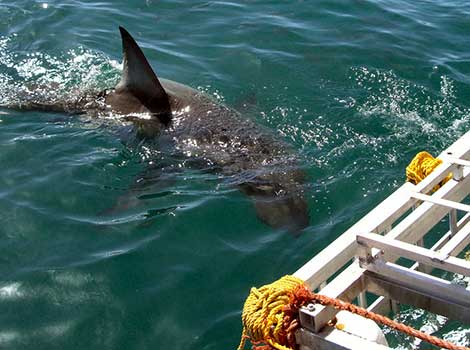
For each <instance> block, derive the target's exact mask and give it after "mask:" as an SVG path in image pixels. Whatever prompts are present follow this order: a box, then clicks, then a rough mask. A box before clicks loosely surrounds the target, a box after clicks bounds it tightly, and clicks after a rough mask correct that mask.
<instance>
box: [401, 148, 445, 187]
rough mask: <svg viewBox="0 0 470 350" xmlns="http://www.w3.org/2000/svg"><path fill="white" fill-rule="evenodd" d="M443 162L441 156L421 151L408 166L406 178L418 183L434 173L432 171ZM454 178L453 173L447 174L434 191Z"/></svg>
mask: <svg viewBox="0 0 470 350" xmlns="http://www.w3.org/2000/svg"><path fill="white" fill-rule="evenodd" d="M441 163H442V160H441V159H439V158H434V157H433V156H432V155H430V154H429V153H428V152H425V151H423V152H419V153H418V154H417V155H416V156H415V157H414V158H413V160H412V161H411V162H410V164H409V165H408V166H407V167H406V180H407V181H409V182H411V183H413V184H415V185H416V184H418V183H419V182H421V181H422V180H423V179H424V178H425V177H426V176H428V175H429V174H431V173H432V171H433V170H434V169H435V168H437V166H438V165H440V164H441ZM451 178H452V173H450V174H449V175H447V177H446V178H445V179H444V180H442V181H441V182H440V183H439V184H438V185H436V186H435V187H434V188H433V191H437V190H438V189H439V188H440V187H441V186H442V185H444V184H445V183H446V182H447V181H449V180H450V179H451Z"/></svg>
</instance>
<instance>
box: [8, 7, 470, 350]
mask: <svg viewBox="0 0 470 350" xmlns="http://www.w3.org/2000/svg"><path fill="white" fill-rule="evenodd" d="M118 25H123V26H124V27H126V28H127V29H128V30H129V31H130V32H131V33H133V34H134V36H135V38H136V39H137V41H138V42H139V43H140V44H141V45H142V47H143V48H144V51H145V53H146V55H147V57H148V58H149V60H150V62H151V64H152V65H153V67H154V68H155V69H156V71H157V73H158V74H159V75H160V76H162V77H166V78H169V79H172V80H176V81H179V82H182V83H184V84H187V85H190V86H192V87H195V88H198V89H200V90H203V91H205V92H207V93H208V94H211V95H213V96H214V97H215V98H217V99H220V100H221V102H224V103H226V104H228V105H230V106H233V107H235V108H238V109H239V110H241V111H242V112H244V113H245V114H246V115H247V117H248V118H252V119H253V120H256V121H257V122H258V123H259V124H261V125H264V126H266V127H267V128H269V129H271V130H272V131H273V132H274V133H277V134H279V137H280V138H283V139H285V140H286V141H288V142H289V143H291V144H292V145H293V146H294V147H295V149H296V152H297V153H298V154H299V158H300V160H301V161H300V167H301V168H302V169H304V170H305V171H306V173H307V174H308V183H307V184H306V186H305V191H306V198H307V201H308V204H309V208H310V216H311V222H310V225H309V227H308V228H306V229H305V230H304V232H303V233H302V234H301V235H299V236H298V237H294V236H292V235H291V234H289V233H287V232H285V231H283V230H274V229H272V228H270V227H268V226H266V225H264V224H263V223H261V222H260V221H259V220H258V219H257V218H256V215H255V213H254V210H253V207H252V204H251V202H250V201H249V199H248V198H247V197H245V196H243V195H242V194H241V193H240V192H239V191H237V190H236V189H234V188H232V187H231V186H230V179H226V178H224V177H222V176H218V175H217V174H213V173H207V172H206V171H202V170H197V169H194V168H186V167H185V166H184V164H183V165H182V171H181V172H179V173H177V174H174V176H173V177H172V178H170V179H167V180H168V181H166V183H164V186H161V185H162V184H160V185H159V186H154V187H152V188H151V191H150V193H146V195H145V196H140V197H138V198H137V197H136V195H135V193H134V194H133V198H130V199H129V196H130V197H132V192H129V190H128V189H129V188H130V187H131V186H132V184H133V182H134V180H135V178H136V177H137V176H138V175H139V174H141V173H142V171H143V170H144V169H145V168H146V165H148V163H149V159H152V155H154V154H157V153H158V149H155V148H151V147H150V148H149V147H147V146H145V145H139V144H138V142H135V141H136V140H130V141H129V140H123V138H122V137H121V135H119V134H118V130H117V129H116V128H115V127H114V126H113V125H109V124H110V123H108V122H107V121H105V120H101V121H97V120H91V119H89V118H84V117H76V116H75V117H74V116H68V115H65V114H60V113H59V114H57V113H45V112H18V111H12V110H7V109H0V130H1V132H0V149H1V151H0V165H1V166H0V223H1V225H0V237H1V239H0V252H1V254H0V348H1V349H90V350H91V349H233V348H235V347H236V346H237V345H238V341H239V335H240V331H241V325H240V310H241V308H242V305H243V302H244V299H245V297H246V295H247V293H248V291H249V288H250V287H251V286H252V285H261V284H264V283H268V282H271V281H273V280H275V279H277V278H279V277H280V276H282V275H284V274H288V273H293V272H294V271H295V270H296V269H298V268H299V267H300V266H302V265H303V263H305V262H306V261H307V260H308V259H310V258H311V257H312V256H314V255H315V254H316V253H318V252H319V251H321V250H322V248H324V247H325V246H326V245H328V244H329V243H330V242H331V241H333V240H334V239H335V238H336V237H337V236H338V235H340V234H341V233H342V232H343V231H344V230H345V229H347V228H348V227H349V226H351V225H352V224H353V223H354V222H356V221H357V220H358V219H359V218H360V217H361V216H363V215H364V214H366V213H367V212H368V211H369V210H370V209H371V208H373V207H374V206H375V205H376V204H378V203H379V202H380V201H381V200H383V199H384V198H385V197H386V196H387V195H389V194H390V193H391V192H393V191H394V189H395V188H397V187H398V186H400V184H402V183H403V181H404V168H405V166H406V164H407V163H408V162H409V160H410V159H411V158H412V157H413V156H414V154H415V153H417V152H418V151H420V150H422V149H426V150H428V151H430V152H432V153H434V154H437V153H439V152H440V150H442V149H443V148H445V147H447V146H448V145H449V144H451V143H452V142H453V141H454V140H456V139H457V138H458V137H459V136H460V135H462V134H463V133H464V132H465V131H466V130H468V128H469V125H470V109H469V107H470V102H469V101H470V99H469V97H470V74H469V73H470V51H469V46H470V40H469V38H470V36H469V33H470V4H468V3H467V2H465V1H442V0H428V1H420V2H417V3H410V2H409V1H395V0H394V1H380V0H376V1H315V2H309V1H291V2H279V1H246V2H245V1H239V2H226V1H225V2H223V1H209V2H207V1H164V0H162V1H156V0H154V1H152V0H147V1H144V0H139V1H137V0H133V1H113V2H112V1H100V2H94V1H26V0H12V1H8V2H2V3H0V102H2V103H8V102H11V101H16V100H17V99H21V96H24V95H25V94H27V91H28V89H29V88H31V87H34V86H35V85H38V84H45V85H47V84H49V85H51V86H52V85H54V84H55V86H57V89H58V90H59V91H72V90H74V89H82V90H84V89H88V88H104V87H109V86H113V84H114V83H115V82H116V81H117V80H118V79H119V75H120V71H119V69H120V66H119V62H120V60H121V43H120V37H119V32H118V29H117V27H118ZM122 198H124V199H126V200H130V201H132V203H133V205H132V206H129V208H127V209H126V210H123V211H120V212H117V213H115V215H114V216H112V217H109V216H106V215H102V213H103V212H106V210H107V209H109V208H112V207H113V206H115V205H116V202H118V201H119V200H120V199H122ZM406 317H409V318H412V319H414V320H415V322H416V323H417V324H419V325H429V324H430V325H431V326H435V325H438V324H440V323H442V324H444V323H445V322H444V321H442V320H441V319H432V318H431V317H429V316H423V315H422V314H419V313H416V312H414V311H413V312H411V313H410V314H409V315H408V316H406ZM428 321H429V322H428ZM451 326H452V325H451ZM466 333H468V330H466V329H465V328H461V326H459V325H453V327H450V326H449V325H448V324H446V326H445V327H444V329H443V330H442V331H441V332H440V335H441V336H445V337H448V338H449V337H450V338H452V337H454V338H456V339H457V341H460V342H461V343H462V342H463V343H462V344H465V334H466ZM456 334H457V335H456ZM390 337H391V338H390V339H391V342H392V343H396V342H397V339H395V338H393V337H396V336H395V335H394V334H390ZM459 337H460V338H459ZM399 341H403V342H404V343H403V346H404V348H418V347H419V345H416V344H413V341H412V340H409V339H399ZM427 348H429V347H427Z"/></svg>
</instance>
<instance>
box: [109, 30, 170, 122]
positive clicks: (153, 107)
mask: <svg viewBox="0 0 470 350" xmlns="http://www.w3.org/2000/svg"><path fill="white" fill-rule="evenodd" d="M119 31H120V32H121V38H122V50H123V71H122V76H121V81H120V82H119V83H118V84H117V85H116V92H118V93H130V94H132V95H133V96H134V97H136V98H137V99H138V100H139V101H140V102H141V103H142V104H143V105H144V106H145V107H147V108H148V110H149V111H150V112H152V113H153V114H154V115H155V116H157V117H158V119H159V120H160V122H162V123H163V124H165V125H167V124H169V123H170V122H171V108H170V101H169V98H168V95H167V93H166V92H165V90H164V89H163V86H162V85H161V83H160V81H159V80H158V78H157V75H156V74H155V72H154V71H153V69H152V67H151V66H150V64H149V62H148V61H147V58H145V55H144V53H143V52H142V49H141V48H140V47H139V45H137V43H136V41H135V40H134V38H133V37H132V36H131V35H130V34H129V32H128V31H127V30H126V29H124V28H123V27H121V26H120V27H119Z"/></svg>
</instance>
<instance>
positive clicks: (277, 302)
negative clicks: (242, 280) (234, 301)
mask: <svg viewBox="0 0 470 350" xmlns="http://www.w3.org/2000/svg"><path fill="white" fill-rule="evenodd" d="M303 284H304V282H303V281H302V280H301V279H299V278H296V277H294V276H289V275H287V276H284V277H282V278H281V279H280V280H278V281H276V282H274V283H271V284H267V285H265V286H262V287H260V288H255V287H253V288H251V290H250V294H249V295H248V298H247V299H246V302H245V305H244V307H243V313H242V322H243V333H242V339H241V341H240V345H239V346H238V350H242V349H244V347H245V342H246V340H247V339H250V341H251V343H252V344H260V343H265V344H269V345H271V346H272V347H273V348H275V349H279V350H291V348H290V347H287V346H285V345H282V344H286V340H287V339H286V338H287V334H286V327H285V326H286V322H289V320H286V319H285V318H286V311H288V310H286V306H287V305H289V303H290V302H291V298H292V295H293V294H294V291H295V290H296V288H298V287H299V286H301V285H303Z"/></svg>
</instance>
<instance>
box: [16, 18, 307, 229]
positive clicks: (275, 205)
mask: <svg viewBox="0 0 470 350" xmlns="http://www.w3.org/2000/svg"><path fill="white" fill-rule="evenodd" d="M119 30H120V32H121V37H122V45H123V72H122V76H121V80H120V82H119V83H118V84H117V85H116V86H115V87H114V88H112V89H107V90H104V91H102V92H100V93H98V94H85V95H77V97H76V99H73V100H68V101H61V102H57V101H56V102H54V103H47V102H45V103H41V102H35V103H29V104H28V103H24V104H22V105H20V106H9V107H16V108H21V109H42V110H49V111H57V112H66V113H78V114H80V113H87V114H92V115H100V114H106V113H113V114H119V115H122V116H123V117H124V118H125V119H126V120H129V121H132V122H133V123H134V124H135V126H136V128H137V134H138V135H139V137H142V138H147V139H153V138H165V139H167V140H170V141H169V142H170V143H171V145H172V147H174V148H175V149H176V150H177V151H178V152H181V153H182V154H183V155H185V156H188V157H192V158H197V159H202V160H204V161H205V162H207V163H209V164H211V165H213V166H214V168H215V169H216V170H217V171H219V172H220V173H222V174H224V175H229V176H231V175H239V178H240V179H241V180H240V181H237V183H236V184H235V185H236V186H238V188H239V189H240V190H241V191H242V192H243V193H245V194H246V195H248V196H249V197H250V198H251V199H252V200H253V203H254V206H255V209H256V213H257V216H258V217H259V219H261V220H262V221H263V222H265V223H266V224H268V225H270V226H272V227H275V228H287V229H289V230H290V231H294V232H298V231H299V230H301V229H303V228H305V227H306V226H307V225H308V223H309V214H308V207H307V203H306V201H305V199H304V196H303V193H302V186H303V183H304V181H305V176H304V173H303V171H301V170H300V169H299V168H298V165H297V162H296V159H295V155H294V154H295V152H294V151H293V150H292V147H291V146H290V145H289V144H287V143H285V142H284V141H282V140H281V139H279V138H278V137H276V136H275V135H273V134H272V133H271V132H269V131H267V130H265V129H264V128H262V127H260V126H259V125H256V124H255V123H254V122H253V121H251V120H249V119H247V118H244V117H243V116H242V115H241V114H240V113H239V112H237V111H236V110H234V109H231V108H229V107H227V106H225V105H224V104H220V103H218V102H217V101H215V100H213V99H212V98H211V97H209V96H207V95H206V94H204V93H203V92H201V91H198V90H195V89H193V88H191V87H189V86H186V85H183V84H180V83H177V82H174V81H171V80H166V79H158V78H157V75H156V74H155V73H154V71H153V69H152V68H151V66H150V64H149V63H148V61H147V59H146V58H145V55H144V53H143V52H142V50H141V49H140V47H139V46H138V45H137V43H136V41H135V40H134V39H133V38H132V36H131V35H130V34H129V33H128V32H127V31H126V30H125V29H124V28H122V27H119Z"/></svg>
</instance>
